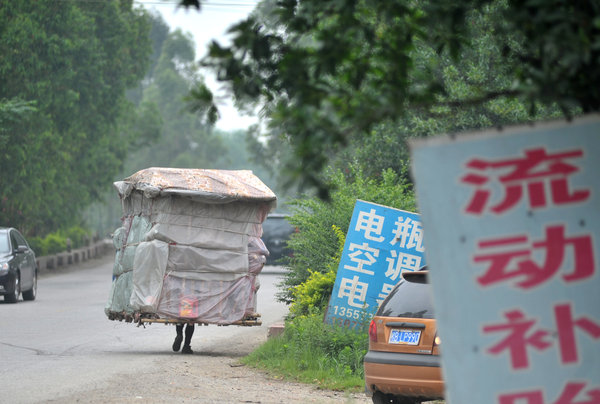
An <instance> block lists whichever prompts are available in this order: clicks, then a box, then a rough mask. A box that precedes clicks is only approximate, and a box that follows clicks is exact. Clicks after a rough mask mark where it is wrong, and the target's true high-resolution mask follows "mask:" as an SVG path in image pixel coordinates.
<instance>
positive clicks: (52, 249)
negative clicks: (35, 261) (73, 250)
mask: <svg viewBox="0 0 600 404" xmlns="http://www.w3.org/2000/svg"><path fill="white" fill-rule="evenodd" d="M41 250H42V252H41V254H40V255H50V254H56V253H59V252H62V251H66V250H67V240H66V238H65V237H63V236H61V235H60V234H58V233H50V234H48V235H47V236H46V237H45V238H44V239H43V240H42V249H41Z"/></svg>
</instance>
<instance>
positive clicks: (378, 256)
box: [325, 200, 425, 329]
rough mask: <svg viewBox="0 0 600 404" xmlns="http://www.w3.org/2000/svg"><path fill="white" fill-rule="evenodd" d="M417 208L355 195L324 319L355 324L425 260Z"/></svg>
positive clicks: (361, 323)
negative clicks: (404, 274)
mask: <svg viewBox="0 0 600 404" xmlns="http://www.w3.org/2000/svg"><path fill="white" fill-rule="evenodd" d="M424 251H425V249H424V247H423V228H422V225H421V219H420V217H419V215H418V214H416V213H412V212H406V211H403V210H399V209H394V208H390V207H387V206H382V205H377V204H375V203H371V202H365V201H361V200H357V201H356V204H355V206H354V212H353V214H352V220H351V222H350V227H349V228H348V233H347V235H346V242H345V244H344V251H343V253H342V258H341V260H340V265H339V267H338V271H337V277H336V281H335V284H334V286H333V292H332V294H331V299H330V301H329V306H328V307H327V313H326V315H325V322H327V323H329V324H339V325H343V326H346V327H349V328H352V329H359V328H361V327H362V326H364V325H365V324H368V321H369V319H370V318H371V317H372V316H373V314H375V311H377V308H378V307H379V304H381V302H382V301H383V299H385V298H386V296H387V295H388V294H389V293H390V291H391V290H392V288H393V287H394V286H395V285H396V284H397V283H398V282H399V281H400V280H401V279H402V277H401V273H402V271H405V270H408V271H415V270H418V269H419V268H421V267H422V266H423V265H424V264H425V258H424Z"/></svg>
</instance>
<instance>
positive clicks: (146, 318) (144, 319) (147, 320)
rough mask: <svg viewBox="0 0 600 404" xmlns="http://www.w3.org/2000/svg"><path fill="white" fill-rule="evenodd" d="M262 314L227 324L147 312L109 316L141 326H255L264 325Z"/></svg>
mask: <svg viewBox="0 0 600 404" xmlns="http://www.w3.org/2000/svg"><path fill="white" fill-rule="evenodd" d="M260 317H261V316H260V314H259V313H252V314H250V315H247V316H246V317H244V318H243V319H241V320H238V321H234V322H233V323H227V324H216V323H206V322H204V321H198V320H193V319H190V320H185V319H179V318H160V317H157V316H153V315H147V314H140V313H135V314H133V315H132V314H126V313H115V312H113V313H110V315H109V316H108V318H109V320H116V321H125V322H127V323H135V324H137V325H138V327H139V326H142V325H144V324H152V323H159V324H167V325H168V324H198V325H211V324H215V325H218V326H221V327H222V326H228V325H238V326H243V327H255V326H260V325H262V321H261V319H260Z"/></svg>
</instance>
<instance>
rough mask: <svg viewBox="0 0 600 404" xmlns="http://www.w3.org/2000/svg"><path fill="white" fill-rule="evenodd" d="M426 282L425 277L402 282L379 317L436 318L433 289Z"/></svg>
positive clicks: (394, 290) (391, 294)
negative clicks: (432, 295) (434, 314)
mask: <svg viewBox="0 0 600 404" xmlns="http://www.w3.org/2000/svg"><path fill="white" fill-rule="evenodd" d="M411 278H413V277H411ZM419 278H420V279H419ZM424 280H425V278H424V277H414V279H411V281H409V280H406V279H404V280H402V281H401V282H400V283H399V284H398V286H397V287H396V288H394V289H393V290H392V291H391V292H390V295H389V296H388V297H387V299H386V300H385V301H384V302H383V303H382V304H381V307H380V308H379V310H378V311H377V315H378V316H385V317H408V318H434V316H433V302H432V297H431V287H430V285H429V284H428V283H425V281H424Z"/></svg>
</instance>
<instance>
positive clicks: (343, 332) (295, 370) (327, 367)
mask: <svg viewBox="0 0 600 404" xmlns="http://www.w3.org/2000/svg"><path fill="white" fill-rule="evenodd" d="M368 340H369V339H368V336H367V334H366V332H361V333H356V332H354V331H350V330H347V329H345V328H341V327H337V326H331V325H328V324H325V323H324V322H323V314H322V313H321V312H319V311H315V312H313V313H310V314H308V315H302V316H297V317H295V318H293V319H290V320H288V321H286V324H285V330H284V333H283V334H282V335H281V336H280V337H276V338H272V339H269V340H268V341H267V342H266V343H265V344H263V345H262V346H261V347H259V348H258V349H257V350H255V351H254V352H252V353H251V354H250V355H249V356H247V357H246V358H244V359H243V362H244V363H246V364H248V365H252V366H255V367H259V368H262V369H266V370H270V371H273V372H275V373H277V374H279V375H283V376H285V377H288V378H291V379H294V380H299V381H302V382H306V383H317V384H319V385H320V386H321V387H322V388H326V389H334V390H351V391H361V390H362V389H363V388H364V370H363V357H364V356H365V354H366V352H367V349H368Z"/></svg>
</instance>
